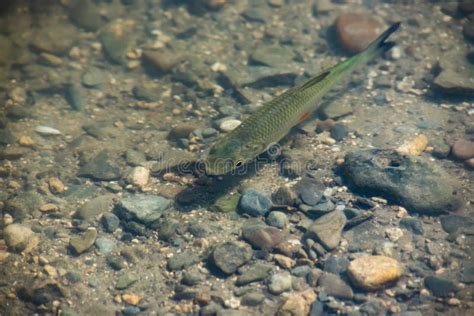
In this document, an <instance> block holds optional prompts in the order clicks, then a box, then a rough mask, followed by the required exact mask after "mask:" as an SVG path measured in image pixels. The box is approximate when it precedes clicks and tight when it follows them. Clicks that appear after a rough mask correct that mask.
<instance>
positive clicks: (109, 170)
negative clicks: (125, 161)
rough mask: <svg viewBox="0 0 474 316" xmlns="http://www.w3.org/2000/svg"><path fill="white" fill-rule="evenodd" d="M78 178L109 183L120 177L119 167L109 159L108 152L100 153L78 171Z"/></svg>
mask: <svg viewBox="0 0 474 316" xmlns="http://www.w3.org/2000/svg"><path fill="white" fill-rule="evenodd" d="M78 176H80V177H90V178H93V179H95V180H102V181H110V180H117V179H119V178H120V177H121V172H120V167H119V166H118V165H117V164H116V163H115V162H114V161H113V160H112V159H111V157H110V154H109V152H107V151H105V150H104V151H101V152H100V153H99V154H98V155H97V156H95V157H94V158H93V159H92V160H91V161H89V162H88V163H86V164H85V165H84V166H82V167H81V169H79V172H78Z"/></svg>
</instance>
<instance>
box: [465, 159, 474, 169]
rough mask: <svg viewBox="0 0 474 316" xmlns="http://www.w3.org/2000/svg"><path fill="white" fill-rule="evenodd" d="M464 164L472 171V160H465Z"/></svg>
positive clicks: (473, 164) (473, 163)
mask: <svg viewBox="0 0 474 316" xmlns="http://www.w3.org/2000/svg"><path fill="white" fill-rule="evenodd" d="M464 164H465V165H466V167H467V168H470V169H474V158H471V159H468V160H465V161H464Z"/></svg>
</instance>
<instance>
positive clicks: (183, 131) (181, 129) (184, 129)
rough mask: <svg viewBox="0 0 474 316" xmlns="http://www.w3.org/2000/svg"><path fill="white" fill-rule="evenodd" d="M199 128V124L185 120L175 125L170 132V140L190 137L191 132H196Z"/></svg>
mask: <svg viewBox="0 0 474 316" xmlns="http://www.w3.org/2000/svg"><path fill="white" fill-rule="evenodd" d="M197 128H198V126H197V125H195V124H193V123H190V122H184V123H180V124H178V125H176V126H174V127H173V128H172V129H171V130H170V132H169V134H168V139H170V140H178V139H180V138H186V139H187V138H188V137H189V134H191V133H192V132H194V131H195V130H196V129H197Z"/></svg>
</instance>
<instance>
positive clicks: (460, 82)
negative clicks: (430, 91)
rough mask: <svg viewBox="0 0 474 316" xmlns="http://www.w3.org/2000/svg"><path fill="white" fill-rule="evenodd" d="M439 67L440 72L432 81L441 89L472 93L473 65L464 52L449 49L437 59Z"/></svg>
mask: <svg viewBox="0 0 474 316" xmlns="http://www.w3.org/2000/svg"><path fill="white" fill-rule="evenodd" d="M471 59H472V58H471ZM439 68H440V69H441V72H440V73H439V74H438V76H437V77H436V78H435V79H434V81H433V83H434V85H435V86H436V87H437V88H439V89H440V90H441V91H443V92H446V93H453V94H474V65H473V64H472V60H471V61H470V60H469V59H468V56H467V55H466V53H465V52H462V51H461V52H460V51H458V50H450V51H449V52H448V53H446V54H445V55H444V56H442V57H441V58H440V59H439Z"/></svg>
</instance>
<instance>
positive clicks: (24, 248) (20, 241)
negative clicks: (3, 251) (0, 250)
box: [3, 224, 39, 253]
mask: <svg viewBox="0 0 474 316" xmlns="http://www.w3.org/2000/svg"><path fill="white" fill-rule="evenodd" d="M3 239H4V240H5V244H6V245H7V246H8V248H9V249H11V250H13V251H15V252H24V253H29V252H31V251H32V250H33V249H34V248H36V246H37V245H38V243H39V237H38V236H37V235H36V234H35V233H34V232H33V231H32V230H31V228H30V227H28V226H25V225H22V224H11V225H8V226H7V227H5V229H4V230H3Z"/></svg>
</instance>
